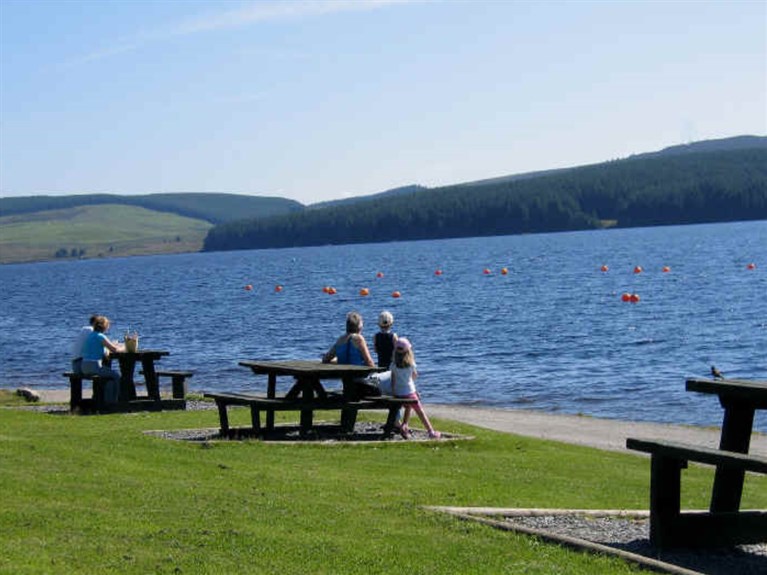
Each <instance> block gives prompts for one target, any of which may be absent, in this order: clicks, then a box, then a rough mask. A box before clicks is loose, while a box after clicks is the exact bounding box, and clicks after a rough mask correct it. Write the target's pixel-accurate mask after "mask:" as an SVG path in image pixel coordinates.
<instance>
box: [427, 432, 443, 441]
mask: <svg viewBox="0 0 767 575" xmlns="http://www.w3.org/2000/svg"><path fill="white" fill-rule="evenodd" d="M440 437H442V434H441V433H440V432H439V431H430V432H429V439H439V438H440Z"/></svg>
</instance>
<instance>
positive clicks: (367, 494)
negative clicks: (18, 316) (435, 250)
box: [0, 407, 767, 575]
mask: <svg viewBox="0 0 767 575" xmlns="http://www.w3.org/2000/svg"><path fill="white" fill-rule="evenodd" d="M232 419H233V423H234V424H236V425H237V424H239V425H244V424H245V423H246V422H247V420H248V412H247V411H246V410H233V413H232ZM0 422H2V425H0V462H1V463H0V488H2V493H3V505H2V506H1V507H0V525H2V537H0V572H1V573H9V574H10V573H13V574H14V575H18V574H24V573H67V574H69V573H83V574H85V573H87V574H94V573H142V574H143V573H211V574H213V573H227V574H232V573H249V574H253V573H256V574H260V573H264V574H266V573H281V574H293V573H295V574H302V575H304V574H313V573H320V574H347V573H348V574H360V575H362V574H377V573H380V574H386V575H392V574H399V573H410V574H455V573H476V574H482V575H486V574H491V573H540V574H547V575H548V574H552V573H581V574H594V573H631V572H636V570H637V569H636V567H632V566H630V565H628V564H626V563H623V562H621V561H619V560H616V559H613V558H609V557H600V556H594V555H589V554H585V553H580V552H575V551H571V550H566V549H564V548H560V547H558V546H556V545H552V544H547V543H543V542H541V541H539V540H537V539H535V538H533V537H528V536H523V535H518V534H515V533H509V532H503V531H499V530H495V529H492V528H490V527H487V526H483V525H480V524H476V523H470V522H463V521H461V520H458V519H455V518H452V517H449V516H446V515H443V514H439V513H435V512H430V511H426V510H424V509H423V508H422V506H425V505H459V506H496V507H552V508H594V509H602V508H605V509H620V508H624V509H637V508H647V505H648V483H649V460H648V459H645V458H643V457H639V456H635V455H632V454H623V453H611V452H603V451H599V450H595V449H589V448H583V447H576V446H569V445H564V444H559V443H554V442H547V441H541V440H535V439H528V438H523V437H518V436H513V435H508V434H502V433H497V432H491V431H486V430H482V429H477V428H472V427H469V426H465V425H461V424H457V423H453V422H447V421H440V422H439V428H440V429H443V430H446V431H451V432H458V433H464V434H470V435H473V436H474V437H475V438H474V439H473V440H470V441H450V440H448V441H439V442H411V443H408V444H405V443H404V442H390V443H381V444H366V445H341V444H332V445H327V444H269V443H263V442H259V441H232V442H211V443H207V444H199V443H191V442H181V441H170V440H166V439H161V438H158V437H153V436H148V435H145V434H144V433H142V432H143V431H145V430H152V429H182V428H207V427H216V426H217V423H218V419H217V415H216V412H215V411H194V412H163V413H139V414H124V415H119V414H118V415H102V416H85V417H83V416H70V415H53V414H45V413H39V412H31V411H24V410H19V409H13V408H9V407H5V408H0ZM712 476H713V474H712V472H711V470H710V469H707V468H703V467H696V466H691V468H690V469H689V470H687V471H685V472H684V482H683V489H684V495H683V500H684V501H683V503H684V505H685V506H689V507H699V508H705V507H706V505H707V499H708V496H709V493H710V488H711V481H712ZM744 507H750V508H765V507H767V481H765V478H762V477H751V476H749V477H748V478H747V483H746V491H745V494H744Z"/></svg>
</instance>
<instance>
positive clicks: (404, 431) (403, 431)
mask: <svg viewBox="0 0 767 575" xmlns="http://www.w3.org/2000/svg"><path fill="white" fill-rule="evenodd" d="M399 434H400V435H401V436H402V439H410V438H411V437H412V436H413V434H412V433H410V428H409V427H408V426H407V424H403V425H400V428H399Z"/></svg>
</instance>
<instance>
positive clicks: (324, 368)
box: [205, 360, 416, 436]
mask: <svg viewBox="0 0 767 575" xmlns="http://www.w3.org/2000/svg"><path fill="white" fill-rule="evenodd" d="M239 364H240V365H241V366H243V367H247V368H248V369H250V370H251V371H252V372H253V374H255V375H266V376H267V392H266V396H263V395H256V394H250V393H206V394H205V397H208V398H211V399H213V400H214V401H216V405H217V406H218V412H219V420H220V423H221V433H222V435H227V436H231V435H233V433H234V432H233V431H232V430H231V429H230V427H229V418H228V414H227V408H228V407H229V406H230V405H244V406H248V407H250V409H251V424H252V427H250V428H247V429H241V430H238V433H245V434H250V435H259V434H260V435H268V434H269V433H270V432H271V431H273V430H274V413H275V412H276V411H299V412H300V413H301V419H300V430H301V433H302V434H304V435H306V434H307V433H309V431H310V430H311V428H312V425H313V418H314V412H315V411H327V410H331V411H335V410H339V411H340V412H341V429H342V430H343V431H345V432H350V431H352V430H353V429H354V424H355V422H356V420H357V413H358V412H359V411H360V410H365V409H376V410H385V411H387V412H388V417H387V422H386V425H385V426H384V434H386V435H390V434H391V433H392V431H393V428H394V424H395V421H396V417H397V412H398V411H399V409H400V408H401V407H403V406H405V405H412V404H414V403H416V400H413V399H401V398H395V397H391V396H376V397H363V396H360V393H359V390H358V387H357V386H356V385H355V380H356V379H358V378H360V377H365V376H368V375H370V374H371V373H375V372H378V371H382V370H381V369H380V368H378V367H368V366H363V365H347V364H338V363H322V362H320V361H312V360H284V361H261V360H258V361H250V360H248V361H241V362H239ZM282 376H287V377H290V378H292V379H293V380H294V383H293V385H292V387H291V388H290V390H289V391H288V392H287V393H286V394H285V395H284V396H282V397H278V396H277V377H282ZM328 379H329V380H341V382H342V384H343V389H342V391H341V392H337V391H329V390H327V389H325V387H324V386H323V385H322V380H328ZM261 412H264V413H265V414H266V426H265V427H264V428H262V427H261Z"/></svg>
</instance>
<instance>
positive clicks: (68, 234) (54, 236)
mask: <svg viewBox="0 0 767 575" xmlns="http://www.w3.org/2000/svg"><path fill="white" fill-rule="evenodd" d="M211 226H212V225H211V224H210V223H208V222H205V221H202V220H197V219H193V218H186V217H182V216H179V215H176V214H170V213H165V212H157V211H154V210H148V209H145V208H140V207H137V206H125V205H110V204H101V205H94V206H80V207H76V208H69V209H64V210H55V211H46V212H37V213H33V214H24V215H18V216H5V217H2V218H0V263H10V262H21V261H35V260H45V259H54V257H55V254H56V252H57V251H59V250H61V249H65V250H67V251H68V252H70V253H71V251H72V250H73V249H74V250H76V251H77V253H79V252H80V250H83V252H84V253H83V257H87V258H93V257H107V256H108V257H115V256H128V255H136V254H150V253H181V252H190V251H199V250H200V249H201V248H202V242H203V240H204V239H205V236H206V234H207V232H208V230H209V229H210V228H211Z"/></svg>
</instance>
